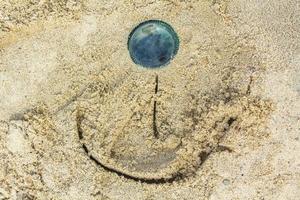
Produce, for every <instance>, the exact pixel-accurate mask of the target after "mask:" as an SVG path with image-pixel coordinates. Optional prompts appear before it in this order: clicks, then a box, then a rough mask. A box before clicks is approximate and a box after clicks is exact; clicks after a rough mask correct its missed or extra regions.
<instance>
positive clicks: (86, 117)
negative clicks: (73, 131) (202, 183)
mask: <svg viewBox="0 0 300 200" xmlns="http://www.w3.org/2000/svg"><path fill="white" fill-rule="evenodd" d="M149 22H150V23H154V22H156V21H149ZM145 24H146V23H142V24H141V25H143V26H145ZM146 25H147V24H146ZM153 26H155V23H154V25H153V24H152V27H153ZM134 30H137V31H139V28H135V29H134ZM143 34H144V35H143ZM155 34H157V35H158V37H154V36H155ZM131 35H133V36H136V35H135V33H133V34H131ZM149 35H151V38H150V39H149V40H151V39H153V38H154V39H153V40H156V42H153V41H150V43H151V44H159V48H158V50H159V52H160V53H161V52H171V51H164V50H163V48H164V46H163V45H160V44H165V43H168V42H164V41H157V40H159V39H157V38H160V35H159V33H153V32H151V31H150V32H149ZM153 35H154V36H153ZM142 36H143V37H145V38H146V37H147V33H142ZM136 37H137V36H136ZM162 38H163V37H162ZM166 38H167V39H168V40H170V37H166ZM129 41H131V38H129ZM138 41H143V40H142V39H140V40H138ZM145 41H147V39H145ZM142 43H143V42H142ZM145 43H147V44H148V43H149V41H147V42H145ZM145 43H143V44H141V46H142V47H143V48H142V49H140V50H143V51H146V50H145V49H147V48H144V46H143V45H145ZM150 43H149V44H150ZM169 44H172V42H169ZM135 45H136V46H139V44H135ZM169 46H171V47H174V46H178V44H176V42H175V43H173V45H169ZM220 48H221V47H220ZM223 48H224V49H221V50H220V49H218V51H217V55H216V57H215V58H213V59H212V63H205V61H204V63H203V66H204V67H203V68H202V69H199V68H197V67H195V66H192V67H191V68H190V69H186V68H185V69H184V68H182V67H181V66H179V65H176V58H175V59H174V63H175V64H174V63H173V61H172V63H170V64H169V65H168V66H167V67H164V68H157V67H159V66H160V65H159V64H157V63H158V62H159V59H158V57H159V56H160V55H159V54H160V53H157V54H155V53H156V52H155V51H154V53H153V51H152V50H153V49H154V50H155V49H156V46H150V47H149V49H148V51H150V54H151V55H148V54H147V55H144V54H142V53H139V52H137V51H133V52H134V53H133V54H135V55H139V56H135V55H131V57H132V58H133V61H134V62H135V63H137V64H140V65H143V58H142V57H143V56H146V57H147V56H148V57H151V56H152V58H150V59H149V58H148V59H147V58H146V59H144V60H145V63H146V65H145V67H146V69H140V67H138V66H135V67H136V68H130V69H128V68H127V69H124V70H123V69H121V70H122V72H114V71H111V70H110V69H107V70H106V71H105V72H104V73H103V74H102V78H103V79H104V80H105V79H106V78H105V77H110V78H109V79H110V80H109V81H107V80H105V81H103V80H102V79H101V78H100V79H99V82H98V83H95V84H94V85H93V87H90V88H88V89H87V91H86V92H85V93H84V94H83V95H82V97H81V99H80V101H79V108H78V113H77V119H76V121H77V130H78V135H79V139H80V142H81V144H82V148H83V149H84V151H85V152H86V153H87V155H88V156H89V157H90V158H91V160H93V161H94V162H95V163H97V164H98V165H99V166H101V167H102V168H104V169H106V170H108V171H111V172H115V173H117V174H119V175H121V176H124V177H126V178H130V179H133V180H137V181H142V182H148V183H164V182H173V181H176V180H179V179H182V178H185V177H188V176H190V175H192V174H193V173H195V172H196V171H197V169H198V168H199V167H201V165H202V164H203V163H204V161H205V160H206V159H207V158H208V157H209V155H210V154H211V153H213V152H215V151H218V150H219V149H220V146H219V144H220V142H221V141H222V139H223V138H224V137H225V136H226V134H227V133H228V132H229V131H230V129H231V128H232V127H233V126H238V123H239V121H242V120H243V119H242V118H243V117H242V116H243V112H245V111H246V110H247V109H248V108H249V107H253V108H255V109H257V110H258V111H259V110H263V109H264V108H262V107H261V104H260V103H259V101H256V100H254V99H251V98H250V96H249V95H250V93H251V84H252V76H251V73H253V70H254V71H255V70H258V69H255V68H256V67H257V68H259V67H260V66H254V63H251V62H252V60H251V58H252V56H253V55H254V52H253V50H252V49H251V48H249V49H247V48H248V47H245V49H244V51H245V52H236V51H235V47H232V46H231V47H228V46H224V47H223ZM136 49H138V50H139V48H138V47H137V48H136ZM129 50H133V49H132V48H131V47H130V43H129ZM156 50H157V49H156ZM176 51H177V50H176ZM130 53H132V52H130ZM166 54H168V53H166ZM155 56H156V57H157V58H156V57H155ZM218 56H222V57H223V59H218ZM171 57H172V56H170V57H169V58H167V59H166V60H167V61H169V60H170V59H171ZM232 58H234V59H232ZM151 59H152V61H153V62H154V64H153V65H151ZM245 62H247V63H245ZM247 64H250V65H251V66H253V67H254V68H253V67H252V68H249V67H248V66H246V65H247ZM161 65H165V63H163V62H162V63H161ZM209 66H214V67H211V68H210V67H209ZM147 67H154V68H156V69H148V68H147ZM251 70H252V71H251ZM112 74H115V75H113V76H112ZM248 97H249V98H248ZM248 114H249V113H248ZM251 114H253V112H252V113H250V114H249V115H251ZM225 149H226V148H225ZM227 150H229V149H227Z"/></svg>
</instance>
